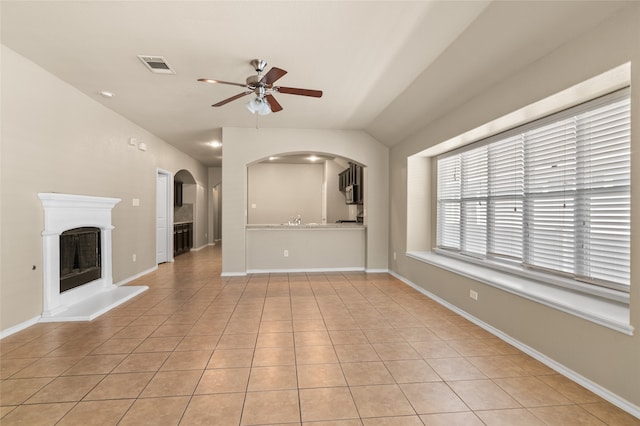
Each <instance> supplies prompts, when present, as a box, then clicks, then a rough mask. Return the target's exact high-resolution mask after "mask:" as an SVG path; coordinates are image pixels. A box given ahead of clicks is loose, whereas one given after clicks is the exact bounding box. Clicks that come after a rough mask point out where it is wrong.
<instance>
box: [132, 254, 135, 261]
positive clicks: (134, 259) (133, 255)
mask: <svg viewBox="0 0 640 426" xmlns="http://www.w3.org/2000/svg"><path fill="white" fill-rule="evenodd" d="M132 259H133V261H134V262H135V261H136V254H135V253H134V254H133V258H132Z"/></svg>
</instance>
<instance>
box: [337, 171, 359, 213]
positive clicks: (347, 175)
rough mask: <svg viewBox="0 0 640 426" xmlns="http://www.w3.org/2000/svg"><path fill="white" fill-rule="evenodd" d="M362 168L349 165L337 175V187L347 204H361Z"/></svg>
mask: <svg viewBox="0 0 640 426" xmlns="http://www.w3.org/2000/svg"><path fill="white" fill-rule="evenodd" d="M363 184H364V182H363V177H362V166H359V165H358V164H355V163H351V162H350V163H349V167H348V168H347V169H345V170H343V171H342V172H340V174H339V175H338V187H339V189H340V191H341V192H344V195H345V199H346V203H347V204H362V202H363V193H364V191H363V187H364V185H363Z"/></svg>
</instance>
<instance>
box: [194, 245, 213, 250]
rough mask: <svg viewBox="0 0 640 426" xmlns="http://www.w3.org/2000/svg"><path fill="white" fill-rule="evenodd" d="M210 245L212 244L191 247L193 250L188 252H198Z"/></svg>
mask: <svg viewBox="0 0 640 426" xmlns="http://www.w3.org/2000/svg"><path fill="white" fill-rule="evenodd" d="M212 245H214V244H203V245H201V246H200V247H193V248H191V250H189V251H200V250H202V249H203V248H205V247H208V246H212Z"/></svg>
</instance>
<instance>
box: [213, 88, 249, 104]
mask: <svg viewBox="0 0 640 426" xmlns="http://www.w3.org/2000/svg"><path fill="white" fill-rule="evenodd" d="M251 93H253V92H252V91H251V90H248V91H246V92H242V93H238V94H237V95H235V96H232V97H230V98H227V99H225V100H223V101H220V102H218V103H217V104H213V105H211V106H212V107H219V106H222V105H226V104H228V103H229V102H232V101H235V100H236V99H240V98H241V97H243V96H247V95H249V94H251Z"/></svg>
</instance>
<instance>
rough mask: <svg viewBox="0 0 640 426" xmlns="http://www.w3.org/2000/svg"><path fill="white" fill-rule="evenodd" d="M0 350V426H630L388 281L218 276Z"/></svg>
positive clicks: (212, 269)
mask: <svg viewBox="0 0 640 426" xmlns="http://www.w3.org/2000/svg"><path fill="white" fill-rule="evenodd" d="M220 270H221V262H220V246H215V247H207V248H205V249H203V250H200V251H197V252H190V253H188V254H184V255H181V256H179V257H177V258H176V260H175V262H174V263H169V264H162V265H160V267H159V269H158V270H157V271H155V272H153V273H151V274H148V275H146V276H144V277H142V278H140V279H138V280H135V281H133V282H131V284H132V285H147V286H149V287H150V289H149V290H148V291H147V292H145V293H143V294H142V295H140V296H138V297H137V298H135V299H133V300H132V301H130V302H128V303H126V304H124V305H122V306H120V307H118V308H116V309H114V310H112V311H111V312H109V313H107V314H105V315H103V316H101V317H99V318H98V319H96V320H94V321H92V322H90V323H43V324H37V325H35V326H32V327H30V328H28V329H26V330H24V331H22V332H19V333H16V334H14V335H11V336H9V337H7V338H5V339H3V340H2V341H0V349H1V356H2V358H1V361H0V365H1V382H0V405H1V407H0V423H2V425H3V426H4V425H6V426H9V425H16V424H26V425H90V424H95V425H107V424H114V425H115V424H119V425H136V426H138V425H145V424H148V425H176V424H181V425H224V426H230V425H267V424H279V425H283V424H287V425H301V424H302V425H314V426H326V425H334V426H356V425H365V426H371V425H396V426H399V425H447V426H451V425H464V426H473V425H563V426H567V425H640V420H638V419H635V418H633V417H632V416H630V415H628V414H626V413H624V412H623V411H621V410H619V409H617V408H616V407H614V406H612V405H611V404H609V403H607V402H605V401H603V400H602V399H601V398H599V397H598V396H596V395H594V394H593V393H591V392H589V391H587V390H585V389H584V388H582V387H580V386H578V385H577V384H575V383H573V382H571V381H570V380H568V379H566V378H564V377H563V376H560V375H558V374H556V373H555V372H554V371H553V370H551V369H549V368H547V367H546V366H544V365H543V364H541V363H539V362H537V361H535V360H534V359H532V358H530V357H529V356H527V355H526V354H524V353H522V352H520V351H519V350H517V349H516V348H514V347H512V346H510V345H508V344H506V343H505V342H503V341H501V340H499V339H497V338H496V337H494V336H493V335H491V334H489V333H487V332H486V331H484V330H482V329H481V328H479V327H477V326H475V325H474V324H472V323H470V322H469V321H467V320H466V319H464V318H462V317H460V316H458V315H457V314H455V313H453V312H451V311H449V310H447V309H446V308H444V307H442V306H441V305H439V304H437V303H435V302H433V301H431V300H430V299H428V298H426V297H425V296H423V295H421V294H419V293H418V292H416V291H415V290H413V289H412V288H410V287H409V286H407V285H405V284H404V283H402V282H400V281H399V280H397V279H395V278H394V277H392V276H390V275H388V274H365V273H325V274H323V273H317V274H304V273H300V274H270V275H252V276H248V277H233V278H221V277H220Z"/></svg>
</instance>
